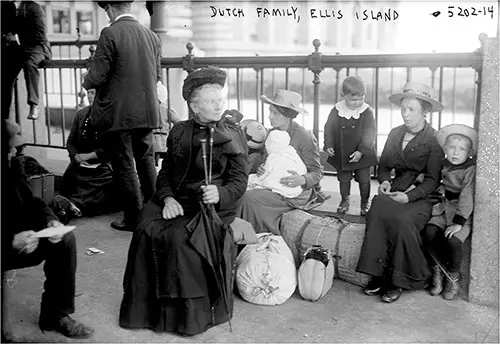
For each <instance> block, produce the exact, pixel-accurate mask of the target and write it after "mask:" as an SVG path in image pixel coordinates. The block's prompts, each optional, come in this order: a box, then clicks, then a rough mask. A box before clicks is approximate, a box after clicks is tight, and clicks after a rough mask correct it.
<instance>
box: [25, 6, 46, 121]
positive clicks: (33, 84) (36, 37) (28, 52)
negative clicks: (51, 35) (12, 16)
mask: <svg viewBox="0 0 500 344" xmlns="http://www.w3.org/2000/svg"><path fill="white" fill-rule="evenodd" d="M17 35H18V36H19V43H20V44H21V47H22V48H23V50H24V53H25V60H24V64H23V66H22V68H23V70H24V78H25V80H26V89H27V91H28V104H29V106H30V112H29V114H28V119H31V120H36V119H38V116H39V112H40V108H39V105H38V103H39V100H40V90H39V88H38V87H39V83H40V72H39V70H38V66H39V65H40V63H41V62H42V61H44V60H50V59H51V58H52V51H51V50H50V43H49V40H48V39H47V26H46V24H45V13H44V12H43V9H42V7H41V6H40V5H39V4H38V3H36V2H35V1H21V3H20V4H19V8H18V10H17ZM17 73H19V71H17ZM16 77H17V75H16Z"/></svg>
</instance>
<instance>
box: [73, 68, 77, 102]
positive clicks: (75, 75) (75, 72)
mask: <svg viewBox="0 0 500 344" xmlns="http://www.w3.org/2000/svg"><path fill="white" fill-rule="evenodd" d="M73 72H74V73H73V74H74V77H75V109H76V110H77V111H78V92H76V88H77V87H78V82H77V80H78V77H77V70H76V69H73Z"/></svg>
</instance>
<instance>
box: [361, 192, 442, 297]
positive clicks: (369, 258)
mask: <svg viewBox="0 0 500 344" xmlns="http://www.w3.org/2000/svg"><path fill="white" fill-rule="evenodd" d="M431 210H432V205H431V203H430V202H429V201H427V200H419V201H415V202H412V203H408V204H402V203H398V202H395V201H394V200H392V199H391V198H389V197H387V196H383V195H378V196H375V197H374V198H373V202H372V206H371V208H370V211H369V212H368V214H367V217H366V233H365V238H364V240H363V245H362V248H361V254H360V257H359V261H358V266H357V271H359V272H362V273H365V274H369V275H372V276H377V277H384V278H385V279H386V281H388V282H390V283H392V284H393V285H395V286H397V287H401V288H404V289H421V288H423V286H424V283H425V281H426V280H427V278H428V277H429V275H430V271H429V267H428V263H427V260H426V258H425V255H424V251H423V247H422V239H421V237H420V231H421V230H422V229H423V228H424V226H425V224H426V223H427V221H428V220H429V218H430V215H431Z"/></svg>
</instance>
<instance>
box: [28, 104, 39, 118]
mask: <svg viewBox="0 0 500 344" xmlns="http://www.w3.org/2000/svg"><path fill="white" fill-rule="evenodd" d="M39 116H40V107H39V106H38V105H36V104H31V105H30V112H29V114H28V119H31V120H37V119H38V117H39Z"/></svg>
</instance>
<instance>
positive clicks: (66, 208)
mask: <svg viewBox="0 0 500 344" xmlns="http://www.w3.org/2000/svg"><path fill="white" fill-rule="evenodd" d="M52 207H53V209H54V212H55V213H56V215H57V216H58V217H59V219H60V220H62V222H63V223H65V224H66V223H68V222H69V221H70V220H71V219H73V218H75V217H82V212H81V210H80V209H79V208H78V207H77V206H76V205H75V204H74V203H73V202H71V201H70V200H69V199H68V198H66V197H64V196H62V195H55V196H54V199H53V200H52Z"/></svg>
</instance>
